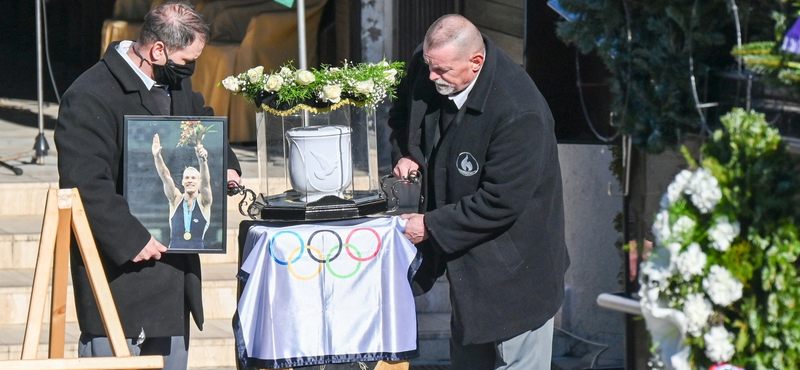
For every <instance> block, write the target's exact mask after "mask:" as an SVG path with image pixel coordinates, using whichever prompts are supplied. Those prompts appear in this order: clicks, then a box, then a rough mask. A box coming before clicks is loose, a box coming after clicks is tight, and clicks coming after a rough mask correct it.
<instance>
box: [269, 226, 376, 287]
mask: <svg viewBox="0 0 800 370" xmlns="http://www.w3.org/2000/svg"><path fill="white" fill-rule="evenodd" d="M359 231H369V232H371V233H372V234H373V235H375V239H376V243H377V247H376V248H375V251H374V252H373V253H372V254H371V255H370V256H368V257H363V258H362V257H361V251H359V249H358V248H357V247H356V246H355V245H353V244H351V243H350V239H351V238H353V236H354V235H355V234H356V233H357V232H359ZM320 233H330V234H333V236H334V237H335V238H336V241H337V242H338V244H336V245H334V246H333V247H332V248H331V249H330V250H329V251H328V254H327V256H324V254H323V252H322V250H321V249H320V248H316V247H314V246H312V245H311V244H312V242H313V240H314V237H315V236H317V234H320ZM281 234H289V235H294V237H295V238H297V241H298V242H299V246H298V247H296V248H294V249H293V250H292V252H291V253H290V254H289V256H288V258H287V259H286V261H282V260H281V259H280V258H278V256H276V254H275V248H277V247H276V240H277V238H278V237H279V236H280V235H281ZM323 240H324V239H323ZM284 244H285V243H284ZM381 246H382V242H381V237H380V234H378V232H377V231H375V230H374V229H372V228H363V227H362V228H357V229H353V230H351V231H350V233H349V234H348V235H347V238H346V239H345V241H344V243H342V237H341V236H340V235H339V234H338V233H337V232H336V231H334V230H316V231H314V232H313V233H312V234H311V235H310V236H309V237H308V242H307V243H306V242H305V241H304V240H303V237H301V236H300V234H298V233H297V232H294V231H289V230H282V231H278V232H277V233H275V235H273V236H272V238H271V239H270V241H269V248H268V249H269V254H270V256H271V257H272V259H273V260H274V261H275V262H276V263H277V264H279V265H283V266H287V267H288V269H289V273H290V274H292V276H294V277H295V278H297V279H300V280H310V279H313V278H314V277H316V276H318V275H319V274H320V272H321V271H322V266H321V265H325V267H326V269H327V270H328V272H330V273H331V275H333V276H334V277H337V278H340V279H346V278H349V277H352V276H353V275H355V274H356V273H357V272H358V271H359V270H360V269H361V263H362V262H367V261H370V260H372V259H373V258H375V257H376V256H377V255H378V252H380V250H381ZM306 249H308V256H309V257H310V258H311V259H312V260H314V261H315V262H317V263H319V264H320V266H319V268H318V269H317V271H316V272H314V273H313V274H311V275H310V276H300V275H299V274H297V272H296V271H295V270H294V268H293V267H292V264H295V263H297V262H298V261H300V259H301V258H302V257H303V255H304V254H305V252H306ZM323 249H324V248H323ZM342 249H347V255H348V256H349V257H350V258H351V259H352V260H354V261H356V262H358V264H357V265H356V267H355V269H354V270H353V271H352V272H350V273H348V274H338V273H336V272H334V271H333V268H332V267H331V263H332V262H333V261H334V260H335V259H337V258H338V257H339V256H340V255H341V254H342ZM353 251H355V254H353ZM317 256H319V257H317ZM323 257H325V258H323Z"/></svg>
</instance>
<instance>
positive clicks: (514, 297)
mask: <svg viewBox="0 0 800 370" xmlns="http://www.w3.org/2000/svg"><path fill="white" fill-rule="evenodd" d="M553 125H554V123H553V117H552V115H551V113H550V109H549V108H548V106H547V103H546V102H545V100H544V97H543V96H542V95H541V93H540V92H539V91H538V89H537V88H536V86H535V85H534V83H533V81H532V80H531V79H530V77H529V76H528V75H527V73H526V72H525V71H524V70H523V69H522V68H521V67H520V66H519V65H517V64H516V63H515V62H514V61H513V60H511V58H509V57H508V56H507V55H506V54H505V53H503V52H502V51H501V50H499V49H498V48H497V46H495V45H494V44H493V43H492V42H491V41H490V40H489V39H488V38H487V37H486V36H484V35H481V33H480V32H479V31H478V29H477V28H476V27H475V26H474V25H473V24H472V23H471V22H469V21H468V20H467V19H466V18H464V17H462V16H459V15H446V16H444V17H442V18H440V19H439V20H437V21H436V22H434V24H433V25H431V27H430V28H429V29H428V33H427V34H426V36H425V41H424V43H423V47H422V50H418V51H417V52H416V53H415V54H414V56H413V58H412V60H411V61H410V62H409V65H408V74H407V75H406V77H405V78H404V80H403V82H401V85H400V86H399V88H398V96H397V99H396V100H395V103H394V105H393V107H392V109H391V111H390V118H389V126H390V127H391V128H392V136H391V140H392V145H393V148H392V149H393V159H394V161H395V163H396V166H395V168H394V175H395V176H396V177H398V178H404V177H406V176H407V175H408V174H409V172H410V171H412V170H419V171H420V172H421V173H422V179H423V190H422V195H423V197H422V201H421V206H420V212H421V214H416V213H415V214H407V215H402V216H401V217H402V218H404V219H407V220H408V223H407V228H406V236H407V237H408V238H409V240H411V241H412V242H413V243H415V244H416V245H417V247H418V248H419V249H420V250H421V252H422V253H423V256H424V257H425V258H424V260H423V266H422V268H421V270H420V272H418V273H417V276H416V277H415V282H414V288H415V293H417V294H420V293H422V292H424V291H427V290H428V289H430V287H431V286H432V285H433V282H434V281H435V280H436V278H437V277H439V276H441V274H443V273H444V271H445V270H446V272H447V277H448V280H449V282H450V301H451V303H452V306H453V314H452V319H451V328H452V334H451V340H450V360H451V363H452V366H453V369H456V370H459V369H470V370H481V369H550V359H551V356H552V335H553V316H554V315H555V313H556V312H557V311H558V309H559V307H560V306H561V302H562V300H563V297H564V273H565V271H566V269H567V267H568V266H569V256H568V255H567V248H566V245H565V239H564V206H563V198H562V184H561V171H560V167H559V162H558V148H557V145H556V139H555V134H554V131H553Z"/></svg>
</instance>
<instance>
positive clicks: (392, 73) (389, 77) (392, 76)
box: [383, 68, 397, 84]
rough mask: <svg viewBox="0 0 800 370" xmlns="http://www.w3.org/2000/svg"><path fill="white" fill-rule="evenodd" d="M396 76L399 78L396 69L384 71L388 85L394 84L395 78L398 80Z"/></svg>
mask: <svg viewBox="0 0 800 370" xmlns="http://www.w3.org/2000/svg"><path fill="white" fill-rule="evenodd" d="M395 76H397V70H396V69H394V68H389V69H387V70H385V71H383V78H385V79H386V81H387V82H388V83H390V84H393V83H394V81H395V78H396V77H395Z"/></svg>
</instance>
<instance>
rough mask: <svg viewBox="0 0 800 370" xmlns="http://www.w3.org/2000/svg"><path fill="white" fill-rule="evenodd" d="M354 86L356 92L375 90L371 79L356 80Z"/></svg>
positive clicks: (365, 93)
mask: <svg viewBox="0 0 800 370" xmlns="http://www.w3.org/2000/svg"><path fill="white" fill-rule="evenodd" d="M354 87H355V89H356V92H357V93H359V94H364V95H368V94H372V92H373V91H375V83H374V82H372V80H366V81H358V82H356V84H355V86H354Z"/></svg>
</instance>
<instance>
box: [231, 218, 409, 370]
mask: <svg viewBox="0 0 800 370" xmlns="http://www.w3.org/2000/svg"><path fill="white" fill-rule="evenodd" d="M404 229H405V221H404V220H401V219H400V218H399V217H381V218H362V219H355V220H342V221H331V222H319V223H313V224H308V223H305V224H294V225H287V224H285V223H269V222H256V223H254V224H253V225H252V226H250V228H249V229H248V231H247V236H246V239H245V242H244V244H243V250H242V259H241V261H243V262H242V265H241V268H240V271H239V275H238V277H239V278H240V279H241V280H242V282H243V289H242V292H241V297H240V298H239V302H238V306H237V313H236V316H235V317H234V336H235V338H236V348H237V352H238V357H239V361H240V362H241V364H243V365H244V366H249V367H258V368H273V369H277V368H289V367H302V366H311V365H320V364H335V363H348V362H369V361H403V360H407V359H410V358H413V357H417V356H418V353H419V352H418V349H417V320H416V311H415V305H414V297H413V294H412V292H411V286H410V281H411V279H412V278H413V276H414V274H415V273H416V271H417V269H418V267H419V264H420V263H421V255H419V254H418V253H417V249H416V248H415V247H414V245H413V244H411V242H409V241H408V239H406V238H405V236H404V235H403V231H404Z"/></svg>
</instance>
